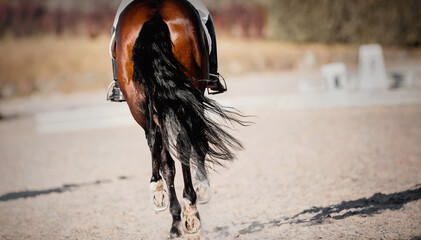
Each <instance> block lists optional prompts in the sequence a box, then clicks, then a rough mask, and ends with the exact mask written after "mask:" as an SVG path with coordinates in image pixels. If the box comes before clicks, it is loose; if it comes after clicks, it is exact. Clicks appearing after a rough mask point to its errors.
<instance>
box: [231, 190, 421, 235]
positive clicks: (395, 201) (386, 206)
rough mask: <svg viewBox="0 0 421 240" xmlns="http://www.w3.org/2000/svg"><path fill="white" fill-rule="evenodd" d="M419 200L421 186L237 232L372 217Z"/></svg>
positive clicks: (304, 213)
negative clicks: (327, 220) (353, 217)
mask: <svg viewBox="0 0 421 240" xmlns="http://www.w3.org/2000/svg"><path fill="white" fill-rule="evenodd" d="M419 199H421V184H418V185H416V186H414V187H413V188H411V189H409V190H406V191H403V192H398V193H392V194H383V193H376V194H374V195H373V196H371V197H369V198H361V199H358V200H351V201H344V202H342V203H340V204H336V205H331V206H327V207H312V208H309V209H306V210H304V211H302V212H300V213H298V214H296V215H295V216H292V217H286V218H280V219H275V220H271V221H269V222H259V221H254V222H252V223H249V224H247V225H248V226H247V227H246V228H244V229H242V230H240V231H239V233H240V234H248V233H255V232H260V231H262V230H263V229H264V228H265V227H266V226H269V227H270V226H272V227H279V226H282V225H285V224H301V223H306V224H310V225H316V224H321V223H323V222H324V220H325V219H329V218H330V219H335V220H341V219H345V218H348V217H350V216H355V215H360V216H372V215H374V214H379V213H381V212H382V211H384V210H399V209H401V208H402V207H403V206H404V205H405V204H407V203H409V202H413V201H417V200H419Z"/></svg>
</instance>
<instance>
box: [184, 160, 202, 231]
mask: <svg viewBox="0 0 421 240" xmlns="http://www.w3.org/2000/svg"><path fill="white" fill-rule="evenodd" d="M182 168H183V178H184V191H183V202H184V210H183V218H182V226H183V231H184V232H185V233H186V234H198V233H199V231H200V229H201V222H200V216H199V212H198V211H197V208H196V199H197V198H196V192H195V191H194V188H193V183H192V179H191V172H190V166H189V165H185V164H183V165H182Z"/></svg>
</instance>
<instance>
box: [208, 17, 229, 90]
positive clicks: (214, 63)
mask: <svg viewBox="0 0 421 240" xmlns="http://www.w3.org/2000/svg"><path fill="white" fill-rule="evenodd" d="M205 25H206V28H207V29H208V32H209V35H210V37H211V40H212V50H211V52H210V54H209V73H210V77H209V78H210V80H213V82H210V83H209V86H210V87H211V89H212V90H215V91H217V93H222V92H225V91H226V90H227V88H226V87H225V86H224V85H222V84H221V82H220V81H219V76H220V74H219V73H218V53H217V52H218V51H217V43H216V35H215V28H214V26H213V19H212V16H211V15H209V17H208V21H207V22H206V24H205Z"/></svg>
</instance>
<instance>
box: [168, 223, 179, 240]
mask: <svg viewBox="0 0 421 240" xmlns="http://www.w3.org/2000/svg"><path fill="white" fill-rule="evenodd" d="M180 237H181V231H180V229H179V228H178V227H176V226H172V227H171V230H170V239H175V238H180Z"/></svg>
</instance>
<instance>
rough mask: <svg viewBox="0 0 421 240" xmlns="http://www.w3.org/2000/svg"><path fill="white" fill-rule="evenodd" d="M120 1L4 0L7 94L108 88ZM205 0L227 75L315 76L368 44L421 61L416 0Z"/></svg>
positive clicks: (3, 85) (0, 64) (1, 46)
mask: <svg viewBox="0 0 421 240" xmlns="http://www.w3.org/2000/svg"><path fill="white" fill-rule="evenodd" d="M119 2H120V1H107V0H91V1H81V0H66V1H57V0H2V1H0V53H1V54H0V99H8V98H14V97H19V96H30V95H34V94H51V93H53V92H54V93H57V92H63V93H68V92H74V91H81V90H94V89H104V88H106V86H107V85H108V83H109V82H110V81H111V75H112V74H111V67H110V66H111V63H110V59H109V56H108V43H109V38H110V28H111V25H112V22H113V19H114V15H115V12H116V9H117V7H118V5H119ZM204 2H205V4H206V5H207V6H208V8H209V9H210V11H211V13H212V15H213V18H214V22H215V27H216V33H217V38H218V45H219V46H218V47H219V61H220V72H221V73H222V74H224V75H225V76H227V77H228V78H229V77H232V76H241V75H245V74H248V73H256V72H297V71H301V72H307V73H308V72H311V71H313V72H316V73H318V72H319V71H320V67H321V66H322V65H324V64H328V63H332V62H343V63H345V64H346V66H347V69H348V73H352V72H356V71H357V66H358V50H359V47H360V45H362V44H368V43H378V44H381V45H382V47H383V54H384V58H385V63H386V65H387V67H389V68H392V69H393V68H397V67H400V66H420V65H421V48H420V44H421V18H420V17H419V13H420V12H421V2H420V1H417V0H404V1H394V0H369V1H365V0H353V1H343V0H339V1H338V0H320V1H317V2H315V1H310V0H304V1H289V0H241V1H238V0H204ZM413 75H414V74H413ZM415 75H416V74H415ZM415 77H416V76H415ZM297 81H298V80H297Z"/></svg>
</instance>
